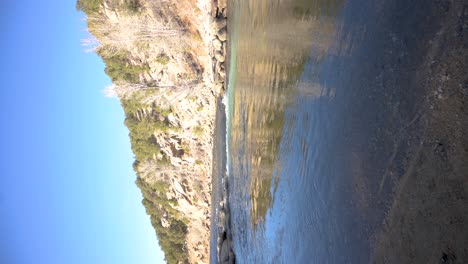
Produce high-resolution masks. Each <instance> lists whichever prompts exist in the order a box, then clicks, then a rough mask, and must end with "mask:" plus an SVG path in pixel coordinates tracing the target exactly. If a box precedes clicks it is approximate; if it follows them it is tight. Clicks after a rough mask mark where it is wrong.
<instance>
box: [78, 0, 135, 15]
mask: <svg viewBox="0 0 468 264" xmlns="http://www.w3.org/2000/svg"><path fill="white" fill-rule="evenodd" d="M107 2H108V4H109V5H110V6H118V7H119V9H121V10H124V11H127V12H128V13H130V14H137V13H139V12H140V10H141V8H142V7H143V6H142V5H141V3H140V1H139V0H124V1H123V2H121V1H120V0H108V1H107ZM103 4H104V0H77V1H76V5H75V7H76V9H77V10H79V11H83V12H85V13H86V14H88V15H89V14H92V13H97V12H98V11H99V9H100V8H101V7H102V6H103Z"/></svg>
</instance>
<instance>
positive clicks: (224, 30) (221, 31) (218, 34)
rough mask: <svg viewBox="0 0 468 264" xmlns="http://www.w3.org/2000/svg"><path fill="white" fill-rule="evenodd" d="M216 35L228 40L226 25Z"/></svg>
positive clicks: (220, 38) (222, 39)
mask: <svg viewBox="0 0 468 264" xmlns="http://www.w3.org/2000/svg"><path fill="white" fill-rule="evenodd" d="M216 35H217V36H218V38H219V40H221V41H226V39H227V31H226V28H225V27H224V28H222V29H220V30H219V31H218V33H217V34H216Z"/></svg>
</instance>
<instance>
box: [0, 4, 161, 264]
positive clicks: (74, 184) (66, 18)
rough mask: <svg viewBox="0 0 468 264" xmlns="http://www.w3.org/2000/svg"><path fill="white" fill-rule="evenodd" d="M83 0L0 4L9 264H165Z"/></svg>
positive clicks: (2, 245) (1, 195) (0, 203)
mask: <svg viewBox="0 0 468 264" xmlns="http://www.w3.org/2000/svg"><path fill="white" fill-rule="evenodd" d="M83 17H84V15H83V14H82V13H78V12H77V11H76V10H75V1H74V0H67V1H56V0H45V1H36V0H15V1H1V2H0V29H1V31H0V32H1V33H2V38H1V42H0V46H1V55H2V56H1V58H2V62H1V66H0V67H1V71H0V74H1V90H0V92H1V96H0V100H1V102H0V117H1V122H2V125H1V129H0V133H1V135H0V140H1V145H0V151H1V159H0V166H1V168H0V169H1V170H0V172H1V180H0V236H1V239H0V263H11V264H16V263H20V264H22V263H35V264H36V263H39V264H40V263H47V264H53V263H61V264H62V263H66V264H68V263H80V264H83V263H100V264H101V263H132V264H138V263H162V262H163V261H162V260H163V255H162V253H161V252H160V249H159V246H158V242H157V240H156V235H155V233H154V230H153V228H152V227H151V224H150V221H149V218H148V216H147V215H146V213H145V211H144V208H143V206H142V205H141V194H140V191H139V190H138V189H137V187H136V186H135V183H134V181H135V177H136V176H135V174H134V172H133V171H132V166H131V165H132V162H133V155H132V153H131V151H130V145H129V139H128V135H127V134H128V131H127V129H126V128H125V127H124V125H123V120H124V116H123V111H122V109H121V108H120V105H119V102H118V101H117V100H116V99H109V98H105V97H104V96H103V95H102V93H101V90H102V89H103V88H104V87H105V86H106V85H109V84H110V80H109V79H108V78H107V76H105V74H104V72H103V70H104V65H103V63H102V62H101V60H100V59H99V58H98V57H97V56H96V55H95V54H85V53H84V52H83V48H82V47H81V46H80V39H81V38H83V37H85V36H86V34H85V32H84V29H85V27H86V25H85V23H84V22H83V21H81V20H80V19H81V18H83Z"/></svg>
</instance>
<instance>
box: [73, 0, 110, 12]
mask: <svg viewBox="0 0 468 264" xmlns="http://www.w3.org/2000/svg"><path fill="white" fill-rule="evenodd" d="M103 3H104V0H77V1H76V5H75V7H76V9H77V10H79V11H83V12H85V13H86V14H90V13H95V12H97V11H99V8H100V7H101V6H102V4H103Z"/></svg>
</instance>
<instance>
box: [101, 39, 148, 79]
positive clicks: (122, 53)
mask: <svg viewBox="0 0 468 264" xmlns="http://www.w3.org/2000/svg"><path fill="white" fill-rule="evenodd" d="M97 53H98V55H100V56H101V58H102V60H103V61H104V63H105V64H106V68H105V69H104V71H105V73H106V74H107V75H108V76H109V77H110V78H111V79H112V81H113V82H115V81H126V82H129V83H138V82H139V76H140V74H141V73H143V72H145V71H148V70H149V66H148V65H132V64H131V63H130V53H129V52H128V51H126V50H119V51H117V52H114V53H111V54H108V53H107V52H104V48H100V49H98V50H97Z"/></svg>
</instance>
